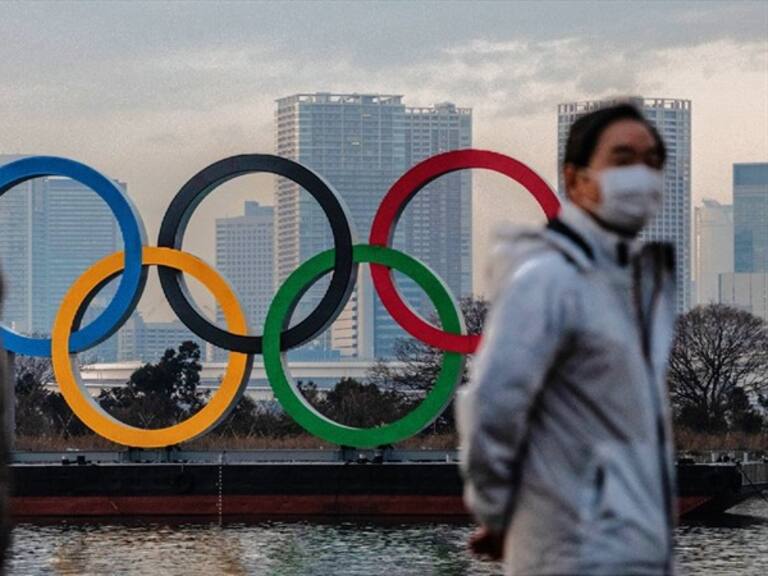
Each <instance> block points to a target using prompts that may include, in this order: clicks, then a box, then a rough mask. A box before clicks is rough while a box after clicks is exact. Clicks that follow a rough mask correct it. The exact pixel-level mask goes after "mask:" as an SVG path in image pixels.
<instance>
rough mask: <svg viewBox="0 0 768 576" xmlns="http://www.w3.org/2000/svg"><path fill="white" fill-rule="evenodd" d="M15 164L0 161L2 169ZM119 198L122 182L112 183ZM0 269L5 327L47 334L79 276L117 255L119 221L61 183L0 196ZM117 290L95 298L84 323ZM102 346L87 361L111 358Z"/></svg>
mask: <svg viewBox="0 0 768 576" xmlns="http://www.w3.org/2000/svg"><path fill="white" fill-rule="evenodd" d="M12 159H14V157H0V163H5V162H8V161H10V160H12ZM115 183H116V184H117V186H118V187H120V188H121V189H123V191H125V189H126V186H125V184H124V183H121V182H115ZM0 203H1V204H2V205H3V206H2V208H3V209H2V210H0V263H2V266H3V272H4V275H5V277H6V284H7V285H8V302H7V304H6V306H5V310H4V323H5V324H7V325H11V326H12V327H14V328H15V329H16V330H18V331H20V332H22V333H27V334H40V335H47V334H50V332H51V329H52V326H53V321H54V318H55V317H56V313H57V312H58V309H59V305H60V303H61V299H62V297H63V296H64V294H65V293H66V292H67V290H68V289H69V288H70V286H71V285H72V282H74V281H75V280H76V279H77V278H78V277H79V276H80V275H81V274H82V273H83V272H85V270H87V269H88V268H89V267H90V266H92V265H93V264H95V263H96V262H97V261H98V260H99V259H101V258H103V257H104V256H106V255H108V254H111V253H113V252H115V251H117V250H120V249H121V248H120V242H121V236H120V232H119V229H118V226H117V221H116V220H115V217H114V216H113V214H112V212H111V211H110V209H109V207H108V206H107V204H106V203H105V202H104V201H103V200H102V199H101V198H100V197H99V196H98V194H96V193H95V192H94V191H92V190H90V189H89V188H87V187H86V186H84V185H82V184H80V183H79V182H77V181H75V180H70V179H68V178H59V177H46V178H37V179H34V180H31V181H28V182H25V183H23V184H21V185H19V186H16V187H14V188H13V189H12V190H9V191H8V192H6V193H5V194H4V195H3V196H2V197H0ZM114 286H115V283H111V284H110V285H108V286H107V287H106V288H104V289H102V291H101V292H100V293H99V295H98V296H97V297H96V298H95V299H94V301H93V302H92V304H91V307H90V308H89V313H88V314H87V315H86V317H85V320H84V321H85V322H87V321H88V319H89V318H92V317H93V315H94V314H96V313H98V312H99V311H100V310H101V309H103V308H104V307H105V306H106V304H107V302H108V300H109V298H110V297H111V296H112V295H113V294H114ZM115 354H116V346H115V344H114V342H111V343H110V342H107V343H106V344H105V345H102V346H101V347H99V348H98V349H94V351H91V352H90V353H89V355H90V356H91V357H101V359H104V360H108V359H114V358H113V357H114V355H115Z"/></svg>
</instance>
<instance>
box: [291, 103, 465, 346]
mask: <svg viewBox="0 0 768 576" xmlns="http://www.w3.org/2000/svg"><path fill="white" fill-rule="evenodd" d="M470 145H471V111H470V110H467V109H461V108H456V107H455V106H453V105H452V104H440V105H437V106H435V107H432V108H407V107H406V106H405V104H404V103H403V99H402V96H399V95H386V94H330V93H315V94H296V95H293V96H288V97H286V98H281V99H279V100H278V101H277V153H278V154H279V155H280V156H285V157H287V158H291V159H294V160H297V161H299V162H301V163H302V164H305V165H307V166H309V167H310V168H312V169H314V170H316V171H317V172H318V173H319V174H321V175H322V176H323V177H324V178H326V179H327V180H328V181H329V182H330V183H331V184H332V185H333V186H334V187H335V188H336V190H337V191H338V192H339V193H340V194H341V195H342V197H343V198H344V200H345V202H346V204H347V206H348V207H349V210H350V213H351V218H352V224H353V225H354V227H355V228H356V231H357V239H358V241H360V242H364V241H365V240H366V238H367V235H368V233H369V231H370V226H371V222H372V220H373V216H374V213H375V211H376V209H377V207H378V205H379V202H380V201H381V199H382V198H383V196H384V194H385V193H386V192H387V190H388V189H389V188H390V186H391V185H392V184H393V183H394V182H395V180H396V179H397V178H399V177H400V176H401V175H402V174H403V173H404V172H405V171H406V170H407V169H408V168H409V167H410V166H411V165H413V164H415V163H416V162H418V161H420V160H423V159H424V158H426V157H428V156H431V155H432V154H435V153H437V152H442V151H447V150H451V149H456V148H460V147H468V146H470ZM430 186H431V190H425V192H424V193H423V195H419V196H417V197H416V199H415V200H414V202H413V203H412V204H413V205H412V206H409V208H408V209H407V210H406V213H405V214H404V216H403V219H402V220H401V223H400V226H398V228H397V232H396V236H395V246H396V247H398V248H401V249H405V250H408V251H409V252H410V253H412V254H413V255H415V256H416V257H417V258H420V259H423V261H424V262H425V263H427V264H428V265H429V266H430V267H432V268H433V269H435V271H436V272H437V273H438V274H439V275H440V276H441V277H442V278H443V279H444V280H445V281H446V282H447V283H448V285H449V286H450V288H451V289H452V290H454V292H455V294H457V295H460V294H468V293H470V292H471V277H472V269H471V197H470V196H471V193H470V189H471V180H470V177H469V175H468V174H463V175H455V177H454V176H453V175H451V176H448V177H445V178H444V179H440V180H438V181H436V182H435V183H433V184H431V185H430ZM276 197H277V201H276V211H277V218H276V238H277V242H276V246H277V280H278V282H281V281H282V280H283V279H285V278H286V277H287V275H288V274H290V273H291V272H292V271H293V270H294V269H295V268H296V267H297V266H298V265H299V264H300V263H301V262H304V261H306V260H307V259H308V258H310V257H312V256H314V255H315V254H317V253H319V252H321V251H323V250H325V249H328V248H330V247H331V246H332V241H331V235H330V228H329V226H328V223H327V221H326V219H325V216H324V215H323V214H322V212H321V210H320V208H319V207H318V205H317V203H316V202H315V201H314V200H313V199H312V197H311V196H310V195H309V194H308V193H307V192H306V191H303V190H301V189H300V188H299V187H298V186H297V185H296V184H294V183H292V182H290V181H287V180H285V179H282V178H279V179H278V180H277V193H276ZM430 242H431V243H432V244H429V243H430ZM318 284H319V283H318ZM398 284H399V286H400V287H401V289H402V292H404V293H405V294H406V295H407V297H408V299H409V301H411V303H412V304H413V305H415V306H418V307H421V304H422V302H423V300H422V299H421V298H420V297H419V296H418V295H417V294H416V291H415V289H414V286H413V285H412V284H411V283H409V282H407V280H406V279H404V278H402V277H400V276H399V275H398ZM325 286H326V285H325V284H322V285H318V286H317V287H316V288H315V290H314V291H311V292H310V293H308V294H307V295H306V296H305V298H304V300H303V302H302V306H300V307H299V309H298V310H297V314H296V316H297V317H296V318H294V322H296V321H298V319H299V317H301V316H303V315H305V314H306V313H307V312H308V310H309V309H310V308H311V307H312V306H313V305H314V304H315V303H316V302H317V299H318V298H319V297H320V296H321V295H322V291H323V290H324V289H325ZM403 336H405V332H403V331H402V330H401V329H400V328H399V327H398V326H397V325H396V324H395V322H394V320H392V319H391V318H390V317H389V315H388V314H387V312H386V311H385V310H384V309H383V306H382V305H381V303H380V302H379V301H378V298H377V297H376V296H375V294H374V292H373V287H372V284H371V281H370V276H369V274H368V272H367V268H366V267H365V266H363V267H362V268H361V273H360V276H359V279H358V285H357V287H356V289H355V291H354V293H353V295H352V297H351V299H350V302H349V304H348V306H347V308H346V309H345V311H344V312H343V313H342V315H341V316H340V317H339V319H338V320H337V321H336V322H335V324H334V326H333V328H332V330H331V331H329V332H327V333H326V334H325V335H324V336H321V337H319V341H317V342H315V343H314V347H315V350H317V351H320V350H333V351H335V352H336V353H338V354H340V355H341V356H350V357H351V356H357V357H363V358H372V357H387V356H390V355H391V353H392V347H393V345H394V343H395V341H396V340H397V338H400V337H403Z"/></svg>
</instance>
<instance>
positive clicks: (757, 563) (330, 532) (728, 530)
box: [8, 501, 768, 576]
mask: <svg viewBox="0 0 768 576" xmlns="http://www.w3.org/2000/svg"><path fill="white" fill-rule="evenodd" d="M734 512H735V514H729V515H727V516H725V517H723V518H722V519H721V520H718V521H717V522H709V523H696V524H685V525H683V526H681V527H680V528H679V529H678V534H677V535H678V560H679V565H680V568H681V572H682V573H683V574H693V575H697V576H698V575H710V574H711V575H715V574H717V575H719V574H745V575H752V574H754V575H761V576H762V575H765V574H768V570H767V569H766V566H768V504H765V503H764V502H761V501H751V502H747V503H745V504H743V505H741V506H740V507H739V508H737V509H735V510H734ZM471 531H472V527H471V526H469V525H466V524H448V523H441V522H427V523H418V524H415V523H412V522H408V523H397V522H387V523H382V522H372V521H365V520H356V521H336V522H333V523H331V522H318V521H312V522H258V523H247V524H244V523H229V524H225V525H224V526H221V527H220V526H218V525H211V524H204V523H196V524H195V523H168V522H155V521H136V522H131V523H119V524H116V523H71V522H60V523H55V524H20V525H18V526H17V527H16V528H15V530H14V544H13V549H12V553H11V558H10V561H9V566H8V573H9V574H12V575H24V576H33V575H38V574H39V575H44V574H46V575H47V574H67V575H75V574H76V575H102V574H103V575H113V574H114V575H139V574H141V575H144V574H150V575H163V576H165V575H168V576H172V575H179V576H181V575H184V576H195V575H205V576H215V575H218V574H222V575H232V576H235V575H237V576H239V575H246V574H247V575H262V574H264V575H274V576H293V575H296V576H298V575H301V576H309V575H318V576H320V575H322V576H331V575H338V576H352V575H361V576H362V575H365V576H370V575H376V574H384V575H387V576H395V575H398V576H399V575H404V576H411V575H413V576H429V575H434V576H459V575H465V574H467V575H477V576H480V575H491V574H501V568H500V566H498V565H497V564H493V563H488V562H480V561H478V560H475V559H473V558H471V557H470V556H469V554H468V553H467V552H466V540H467V536H468V535H469V534H470V532H471Z"/></svg>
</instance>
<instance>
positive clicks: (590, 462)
mask: <svg viewBox="0 0 768 576" xmlns="http://www.w3.org/2000/svg"><path fill="white" fill-rule="evenodd" d="M664 160H665V148H664V143H663V142H662V140H661V138H660V136H659V134H658V133H657V131H656V130H655V129H654V128H653V126H652V125H651V124H650V123H649V122H648V121H647V120H646V119H645V118H644V117H643V115H642V114H641V113H640V112H639V111H638V110H637V109H635V108H634V107H632V106H630V105H619V106H614V107H611V108H603V109H600V110H598V111H595V112H592V113H591V114H589V115H586V116H584V117H582V118H580V119H579V120H577V121H576V122H575V123H574V124H573V126H572V128H571V132H570V135H569V138H568V141H567V145H566V150H565V160H564V165H563V168H562V169H563V174H564V177H565V178H564V180H565V184H566V192H567V196H568V201H567V202H565V203H564V205H563V206H562V208H561V211H560V214H559V216H558V217H557V218H556V219H555V220H553V221H552V222H550V223H549V224H548V225H547V226H546V227H545V228H543V229H526V230H521V229H519V228H511V227H510V228H509V229H506V230H502V231H501V232H500V234H499V238H498V242H497V246H496V248H495V252H494V257H493V258H492V259H491V262H492V270H491V278H490V283H491V287H492V288H491V290H492V292H491V294H490V296H491V302H492V304H491V309H490V312H489V316H488V320H487V322H486V329H485V334H484V337H483V341H482V344H481V347H480V349H479V350H478V354H477V356H476V358H475V360H474V363H473V366H472V378H471V380H470V383H469V384H468V385H467V386H466V387H465V388H464V389H462V390H461V391H460V392H459V395H458V398H457V402H456V405H457V422H458V426H459V434H460V439H461V454H462V459H461V470H462V473H463V475H464V478H465V502H466V504H467V506H468V508H469V509H470V510H471V512H472V513H473V514H474V516H475V517H476V518H477V520H478V521H479V523H480V528H479V529H478V530H477V532H476V533H475V534H474V535H473V537H472V539H471V541H470V545H471V547H472V548H473V550H474V551H475V552H477V553H484V554H488V555H490V556H491V557H494V558H497V559H498V558H501V557H503V558H504V562H505V566H506V569H507V572H508V573H509V574H515V575H523V574H525V575H558V576H559V575H565V574H580V575H609V576H621V575H630V574H631V575H649V576H657V575H664V574H670V573H671V572H672V546H673V542H672V529H673V523H674V516H673V506H674V498H673V490H674V486H675V479H674V467H673V451H672V442H671V434H670V423H669V422H670V420H669V415H670V411H669V407H668V403H667V391H666V383H665V375H666V363H667V358H668V353H669V349H670V346H671V341H672V335H673V325H674V311H673V310H674V285H673V282H674V263H673V254H672V248H671V247H670V246H668V245H666V244H659V243H649V244H644V243H642V242H641V241H639V240H638V238H637V236H638V234H639V232H640V231H641V230H642V228H643V227H644V226H645V225H646V224H647V223H648V222H649V221H650V220H651V219H652V218H653V217H654V215H655V214H656V213H657V211H658V210H659V208H660V207H661V204H662V192H663V177H662V173H661V170H662V167H663V164H664Z"/></svg>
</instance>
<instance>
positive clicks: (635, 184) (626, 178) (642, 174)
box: [593, 164, 664, 234]
mask: <svg viewBox="0 0 768 576" xmlns="http://www.w3.org/2000/svg"><path fill="white" fill-rule="evenodd" d="M597 181H598V183H599V184H600V195H601V197H602V202H600V204H598V205H595V207H594V208H593V210H594V213H595V215H596V216H597V217H598V218H600V219H601V220H603V221H604V222H606V223H607V224H609V225H611V226H615V227H616V228H619V229H621V230H626V231H627V232H629V233H632V234H636V233H637V232H639V231H640V230H641V229H642V227H643V226H645V225H646V224H647V223H648V222H649V221H650V220H652V219H653V217H654V216H655V215H656V213H657V212H658V211H659V208H660V207H661V203H662V192H663V190H664V177H663V175H662V173H661V171H660V170H654V169H653V168H649V167H648V166H646V165H645V164H633V165H632V166H619V167H617V168H606V169H605V170H601V171H600V172H599V173H598V174H597Z"/></svg>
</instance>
